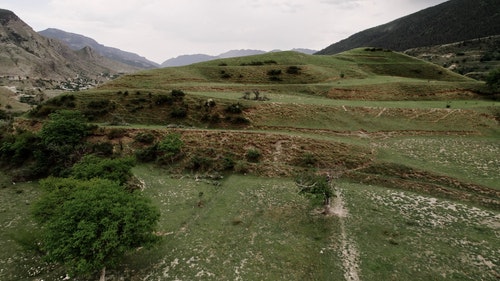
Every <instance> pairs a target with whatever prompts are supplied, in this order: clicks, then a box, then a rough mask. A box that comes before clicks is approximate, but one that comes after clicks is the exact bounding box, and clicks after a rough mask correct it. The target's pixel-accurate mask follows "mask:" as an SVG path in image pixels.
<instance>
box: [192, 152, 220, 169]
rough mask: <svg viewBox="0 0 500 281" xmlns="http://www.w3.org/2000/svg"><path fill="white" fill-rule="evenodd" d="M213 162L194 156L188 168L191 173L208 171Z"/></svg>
mask: <svg viewBox="0 0 500 281" xmlns="http://www.w3.org/2000/svg"><path fill="white" fill-rule="evenodd" d="M213 162H214V161H213V160H212V159H210V158H208V157H205V156H201V155H198V154H195V155H194V156H192V157H191V159H190V163H189V165H188V168H189V169H191V170H193V171H208V170H210V168H211V167H212V165H213Z"/></svg>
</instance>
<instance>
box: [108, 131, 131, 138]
mask: <svg viewBox="0 0 500 281" xmlns="http://www.w3.org/2000/svg"><path fill="white" fill-rule="evenodd" d="M126 133H127V131H126V130H124V129H111V130H110V131H109V133H108V139H110V140H112V139H118V138H122V137H124V136H125V134H126Z"/></svg>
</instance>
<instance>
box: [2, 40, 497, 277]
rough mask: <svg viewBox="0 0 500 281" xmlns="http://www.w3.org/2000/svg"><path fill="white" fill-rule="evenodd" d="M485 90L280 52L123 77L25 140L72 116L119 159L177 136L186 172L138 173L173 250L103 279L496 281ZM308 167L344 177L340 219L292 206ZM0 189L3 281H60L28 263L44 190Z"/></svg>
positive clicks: (385, 64)
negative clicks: (145, 140)
mask: <svg viewBox="0 0 500 281" xmlns="http://www.w3.org/2000/svg"><path fill="white" fill-rule="evenodd" d="M174 89H180V90H182V91H184V92H185V96H182V97H181V98H179V97H174V96H173V95H172V92H171V91H172V90H174ZM484 89H485V88H484V84H483V83H481V82H477V81H474V80H471V79H469V78H465V77H462V76H459V75H457V74H455V73H452V72H451V71H448V70H446V69H443V68H441V67H438V66H435V65H432V64H429V63H427V62H424V61H421V60H415V59H413V58H411V57H409V56H406V55H402V54H398V53H394V52H387V51H381V50H378V51H373V50H371V49H356V50H352V51H349V52H345V53H343V54H339V55H336V56H308V55H303V54H299V53H294V52H280V53H271V54H265V55H259V56H251V57H244V58H232V59H224V60H216V61H210V62H205V63H200V64H195V65H191V66H185V67H175V68H166V69H157V70H151V71H144V72H139V73H135V74H132V75H127V76H123V77H121V78H119V79H117V80H115V81H112V82H110V83H108V84H106V85H104V86H102V87H100V88H99V89H94V90H89V91H82V92H74V93H70V94H67V95H62V96H59V97H56V98H54V99H52V100H49V101H47V102H46V103H45V104H43V105H41V106H39V107H38V108H37V109H36V110H33V111H32V113H31V115H30V116H28V117H26V118H18V119H17V120H16V122H15V126H16V127H17V130H18V131H22V130H35V129H36V128H40V126H41V124H40V122H37V121H41V122H43V120H44V119H45V118H46V117H47V115H48V114H49V113H51V112H53V111H55V110H58V109H62V108H65V109H77V110H80V111H82V112H83V113H84V114H85V115H86V116H87V117H89V118H90V121H91V122H92V123H93V124H98V125H99V128H98V129H96V130H95V131H94V132H93V135H92V136H90V137H89V138H88V141H90V142H94V143H110V144H112V145H113V146H114V152H115V156H128V155H134V153H135V152H136V151H137V150H138V149H142V148H144V147H145V144H142V143H139V142H137V141H136V140H135V138H136V136H137V135H138V134H141V133H150V134H151V135H153V136H154V138H155V140H156V141H158V140H161V139H162V138H163V137H164V136H166V135H167V134H170V133H172V132H175V133H178V134H179V135H180V138H181V140H182V141H183V147H182V156H181V157H180V158H179V160H178V161H177V162H176V163H175V164H172V165H167V166H163V167H160V166H157V165H155V164H153V163H151V164H139V165H137V166H136V167H135V168H134V169H133V172H134V174H135V176H136V177H137V178H138V179H139V180H140V182H141V183H142V186H143V192H144V193H145V194H146V196H148V197H150V198H151V199H152V200H153V202H154V204H155V205H157V206H158V207H159V208H160V210H161V219H160V223H159V227H158V231H157V234H158V235H160V236H162V237H163V241H162V242H161V244H159V245H157V246H156V247H154V248H152V249H138V250H137V251H135V252H132V253H130V254H129V255H128V256H127V257H126V259H125V261H124V263H123V264H121V265H120V266H118V267H117V268H114V269H108V280H349V281H359V280H375V281H378V280H381V281H382V280H383V281H385V280H497V279H498V278H499V277H500V271H499V268H500V260H499V256H500V252H499V250H498V249H500V242H499V240H498V238H499V237H500V228H499V227H500V213H499V211H500V177H499V171H500V162H499V159H498V155H499V152H500V142H499V139H500V130H499V129H500V127H499V126H498V121H499V116H500V103H499V102H498V101H494V100H493V99H492V98H493V96H491V97H489V98H490V99H486V98H485V96H484V94H482V95H481V94H478V91H482V90H484ZM255 91H258V93H259V94H260V95H261V97H262V96H265V97H266V98H267V99H264V100H252V99H242V97H243V95H244V93H245V92H249V95H253V94H254V93H255ZM179 112H180V113H182V114H179ZM34 119H35V120H34ZM251 150H253V151H258V153H259V157H258V159H257V160H249V159H248V157H247V153H248V152H249V151H251ZM229 160H230V162H231V161H232V163H233V167H232V168H231V167H230V168H227V167H225V168H222V167H223V166H224V165H223V163H225V162H224V161H229ZM306 167H308V168H309V169H315V170H316V171H317V172H318V173H329V172H331V173H338V175H339V179H337V180H336V181H335V184H336V190H335V194H336V196H335V197H334V198H333V203H332V204H333V205H332V208H331V210H332V214H333V215H331V216H325V215H323V214H320V210H319V209H318V205H313V204H312V201H311V200H309V198H306V197H304V196H302V195H300V194H298V188H297V186H296V185H295V183H294V181H293V180H292V178H293V177H294V176H295V175H297V174H300V173H303V171H304V169H305V168H306ZM218 175H224V178H222V179H219V178H218ZM214 178H217V179H214ZM0 186H1V187H2V188H1V189H0V203H1V205H0V223H1V226H2V230H1V231H0V239H1V240H0V248H1V249H2V250H3V251H2V252H0V280H8V281H10V280H13V281H14V280H37V281H41V280H63V279H64V278H65V276H66V271H65V269H64V268H61V267H56V266H52V265H47V264H45V263H44V262H43V261H41V260H40V258H39V257H38V255H37V253H36V252H33V249H36V247H34V246H33V241H34V239H35V238H36V236H37V230H36V226H35V225H34V224H33V222H32V220H31V218H30V215H29V212H30V210H29V208H30V205H31V203H32V202H33V201H34V200H36V198H37V197H38V196H39V190H38V189H37V183H16V184H13V183H12V182H11V181H10V180H9V176H8V175H7V173H0ZM72 280H73V279H72Z"/></svg>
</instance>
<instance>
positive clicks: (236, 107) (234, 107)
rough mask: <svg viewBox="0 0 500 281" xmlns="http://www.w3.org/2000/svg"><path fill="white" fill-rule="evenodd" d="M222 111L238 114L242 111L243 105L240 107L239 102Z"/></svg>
mask: <svg viewBox="0 0 500 281" xmlns="http://www.w3.org/2000/svg"><path fill="white" fill-rule="evenodd" d="M224 111H225V112H227V113H234V114H239V113H241V112H242V111H243V105H241V104H240V103H239V102H238V103H232V104H230V105H228V106H227V107H226V109H225V110H224Z"/></svg>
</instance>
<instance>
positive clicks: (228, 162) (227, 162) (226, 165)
mask: <svg viewBox="0 0 500 281" xmlns="http://www.w3.org/2000/svg"><path fill="white" fill-rule="evenodd" d="M235 165H236V162H235V161H234V159H233V156H232V155H226V156H224V158H222V169H223V170H225V171H228V170H232V169H233V168H234V166H235Z"/></svg>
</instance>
